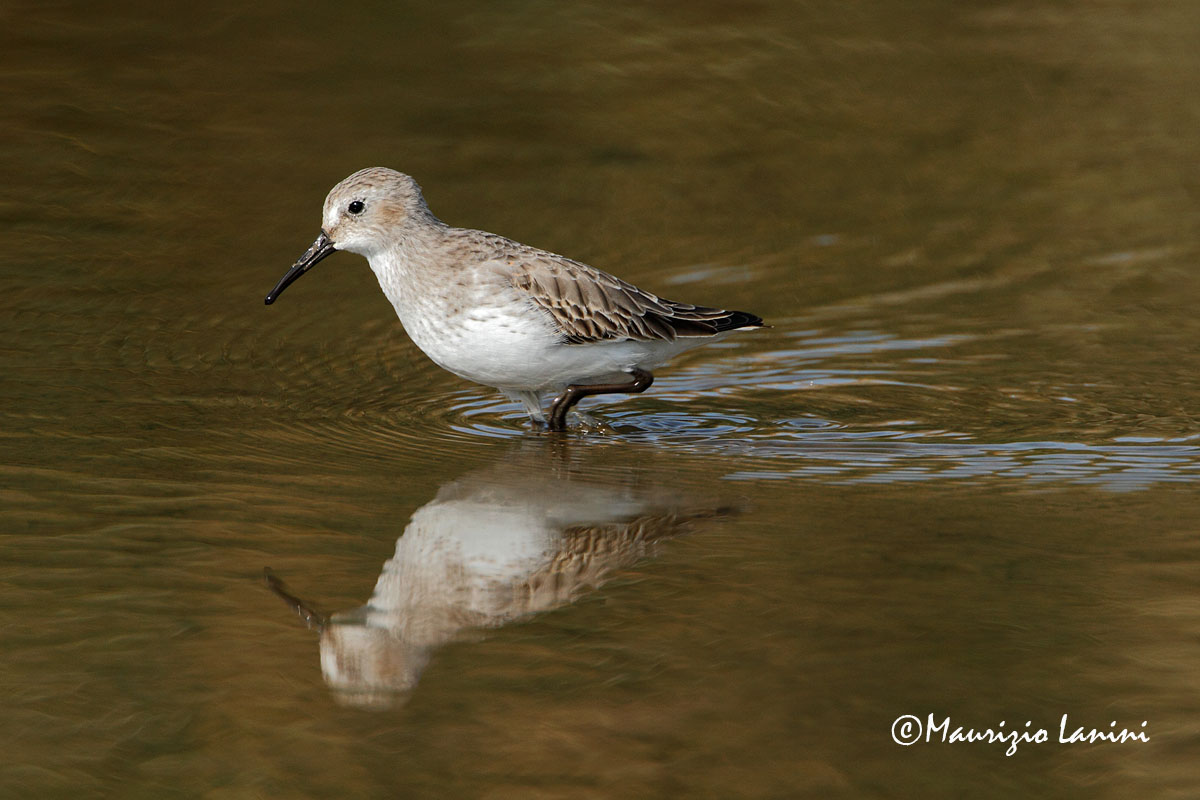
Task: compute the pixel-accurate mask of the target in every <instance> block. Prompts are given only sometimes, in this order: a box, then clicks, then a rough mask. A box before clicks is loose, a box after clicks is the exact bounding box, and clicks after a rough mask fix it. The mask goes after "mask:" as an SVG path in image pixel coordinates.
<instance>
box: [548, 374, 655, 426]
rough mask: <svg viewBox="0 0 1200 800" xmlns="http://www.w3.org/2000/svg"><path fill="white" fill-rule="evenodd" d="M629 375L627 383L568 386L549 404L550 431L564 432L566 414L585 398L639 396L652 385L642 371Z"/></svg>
mask: <svg viewBox="0 0 1200 800" xmlns="http://www.w3.org/2000/svg"><path fill="white" fill-rule="evenodd" d="M629 375H630V376H631V377H632V378H633V380H631V381H630V382H629V383H573V384H571V385H570V386H568V387H567V388H566V389H564V390H563V393H562V394H560V395H559V396H558V397H556V398H554V402H553V403H551V404H550V420H549V428H550V430H552V431H565V430H566V429H567V412H568V411H570V410H571V406H573V405H575V404H576V403H578V402H579V401H580V400H582V399H583V398H585V397H591V396H592V395H594V394H617V393H621V394H640V393H642V392H644V391H646V390H647V389H649V388H650V384H652V383H654V376H653V375H651V374H650V373H649V372H646V370H644V369H637V368H634V369H631V370H630V371H629Z"/></svg>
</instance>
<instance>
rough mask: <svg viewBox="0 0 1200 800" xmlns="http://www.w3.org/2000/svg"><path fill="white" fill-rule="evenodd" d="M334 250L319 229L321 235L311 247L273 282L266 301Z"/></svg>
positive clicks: (268, 302)
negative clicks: (275, 282) (273, 284)
mask: <svg viewBox="0 0 1200 800" xmlns="http://www.w3.org/2000/svg"><path fill="white" fill-rule="evenodd" d="M333 251H334V246H333V242H331V241H330V240H329V237H328V236H326V235H325V231H321V235H320V236H318V237H317V240H316V241H315V242H313V243H312V247H310V248H308V250H306V251H305V252H304V255H302V256H300V258H299V259H298V260H297V261H296V263H295V264H293V265H292V268H291V269H289V270H288V271H287V272H286V273H284V276H283V277H282V278H280V279H279V283H277V284H275V288H274V289H272V290H271V291H270V292H269V293H268V294H267V299H266V303H267V305H271V303H274V302H275V299H276V298H278V297H279V295H281V294H283V290H284V289H286V288H287V287H289V286H291V285H292V284H293V283H294V282H295V281H296V279H297V278H299V277H300V276H301V275H303V274H304V273H306V272H308V271H309V270H310V269H312V268H313V267H314V266H315V265H316V263H317V262H318V261H320V260H321V259H322V258H324V257H325V256H327V255H329V254H330V253H332V252H333Z"/></svg>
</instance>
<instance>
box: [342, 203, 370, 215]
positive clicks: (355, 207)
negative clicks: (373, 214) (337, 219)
mask: <svg viewBox="0 0 1200 800" xmlns="http://www.w3.org/2000/svg"><path fill="white" fill-rule="evenodd" d="M366 207H367V206H366V204H365V203H363V201H362V200H354V201H352V202H351V203H350V205H348V206H346V210H347V211H349V212H350V213H351V214H361V213H362V212H363V209H364V208H366Z"/></svg>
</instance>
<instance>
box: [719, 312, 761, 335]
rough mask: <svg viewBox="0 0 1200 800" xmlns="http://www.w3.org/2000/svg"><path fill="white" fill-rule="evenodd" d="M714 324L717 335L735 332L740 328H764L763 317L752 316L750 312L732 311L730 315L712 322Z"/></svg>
mask: <svg viewBox="0 0 1200 800" xmlns="http://www.w3.org/2000/svg"><path fill="white" fill-rule="evenodd" d="M712 323H713V327H715V328H716V331H717V333H720V332H722V331H734V330H737V329H738V328H761V327H763V321H762V317H760V316H758V315H757V314H751V313H750V312H749V311H730V312H729V314H728V315H726V316H724V317H721V318H720V319H714V320H712Z"/></svg>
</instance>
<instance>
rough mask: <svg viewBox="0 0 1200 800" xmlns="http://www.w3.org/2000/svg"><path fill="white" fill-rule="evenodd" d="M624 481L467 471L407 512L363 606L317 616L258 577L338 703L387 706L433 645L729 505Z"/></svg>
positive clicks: (625, 559)
mask: <svg viewBox="0 0 1200 800" xmlns="http://www.w3.org/2000/svg"><path fill="white" fill-rule="evenodd" d="M542 471H543V472H545V470H544V469H543V470H542ZM635 480H636V478H635V476H627V478H626V480H624V481H623V482H622V484H621V485H612V484H607V485H606V484H603V483H598V482H595V480H594V478H593V479H581V478H579V477H576V476H573V475H571V474H570V471H569V470H563V469H557V470H554V469H552V470H550V474H549V475H545V474H540V475H539V474H536V472H534V473H533V474H531V472H530V470H529V469H528V468H527V465H521V467H516V466H514V465H512V464H511V463H510V464H509V465H507V466H505V467H504V468H489V469H487V470H483V471H480V472H476V473H471V474H468V475H467V476H464V477H463V478H460V479H458V480H455V481H452V482H450V483H448V484H446V485H445V486H443V487H442V489H441V490H440V491H439V492H438V494H437V496H436V497H435V498H433V499H432V500H431V501H429V502H428V503H426V504H425V505H424V506H422V507H421V508H419V509H418V510H417V511H416V512H415V513H414V514H413V515H412V519H411V521H410V522H409V523H408V525H407V526H406V527H405V529H404V532H403V533H402V534H401V536H400V538H399V539H398V540H397V541H396V552H395V555H394V556H392V558H391V559H389V560H388V561H387V562H385V563H384V565H383V571H382V573H381V574H380V576H379V580H378V582H377V583H376V584H375V591H374V592H373V593H372V595H371V599H370V600H369V601H368V602H367V604H366V605H364V606H361V607H359V608H356V609H353V610H351V611H344V612H339V613H336V614H333V615H331V616H327V615H324V614H322V613H321V612H319V611H317V610H316V609H315V608H313V607H312V606H311V605H309V604H307V603H305V602H304V601H303V600H301V599H300V598H298V597H297V596H295V595H294V594H292V592H291V591H290V590H289V589H288V588H287V587H286V586H285V585H284V584H283V583H282V581H280V580H279V578H277V577H276V576H275V575H274V573H273V572H271V570H269V569H268V570H267V571H266V581H267V585H268V586H269V587H270V588H271V589H272V590H273V591H274V592H275V593H276V594H277V595H279V596H280V597H282V598H283V599H284V600H285V601H286V602H287V603H288V604H289V605H290V606H291V607H292V608H293V609H294V610H295V611H296V612H297V613H298V614H299V615H300V616H301V618H302V619H304V620H305V621H306V622H307V623H308V625H309V627H311V628H315V629H317V630H318V631H319V632H320V636H321V639H320V649H321V671H322V673H323V674H324V677H325V681H326V683H327V684H328V685H329V686H330V688H332V689H333V690H334V692H335V696H336V697H337V699H338V700H339V701H341V702H345V703H348V704H352V705H361V706H366V707H372V708H384V707H388V706H393V705H396V704H398V703H401V702H403V700H404V699H405V698H406V697H407V693H408V692H410V691H411V690H412V689H413V688H414V687H415V686H416V684H417V681H418V680H419V679H420V676H421V673H422V672H423V671H424V670H425V668H426V666H428V664H429V661H430V658H431V657H432V655H433V653H434V652H435V651H436V650H437V648H438V647H441V646H442V645H445V644H447V643H449V642H451V641H454V640H456V639H459V638H462V636H463V634H464V633H466V632H468V631H472V630H478V629H486V628H496V627H499V626H501V625H505V624H507V623H509V622H512V621H514V620H517V619H521V618H523V617H527V616H529V615H531V614H535V613H538V612H541V611H548V610H550V609H554V608H558V607H560V606H563V605H566V604H568V603H571V602H573V601H574V600H575V599H577V598H578V597H579V596H580V595H581V594H583V593H584V592H586V591H588V590H590V589H595V588H597V587H599V586H600V585H601V584H602V583H604V581H605V579H606V578H607V577H608V576H610V575H611V574H612V572H613V571H614V570H617V569H621V568H625V567H628V566H630V565H632V564H634V563H635V562H637V561H639V560H641V559H643V558H645V557H647V556H652V555H653V554H654V551H655V550H656V548H657V545H658V543H659V542H661V541H662V540H664V539H667V538H670V537H673V536H676V535H679V534H680V533H683V532H685V531H687V530H688V529H689V528H690V527H691V525H692V524H693V523H695V522H696V521H697V520H700V519H704V518H712V517H716V516H722V515H725V514H728V513H730V510H731V509H730V508H729V507H727V506H718V505H710V506H709V507H707V508H691V509H684V508H682V507H681V503H680V501H679V499H678V498H677V497H676V498H674V499H673V500H671V501H668V500H667V499H666V493H665V492H664V491H663V490H661V489H659V490H658V491H639V490H638V489H636V488H634V487H633V486H631V485H630V484H633V483H634V482H635Z"/></svg>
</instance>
